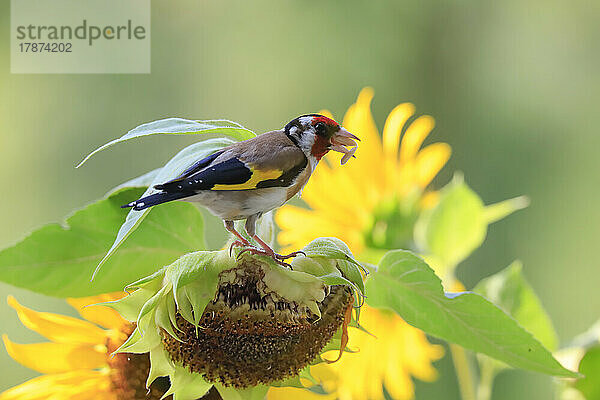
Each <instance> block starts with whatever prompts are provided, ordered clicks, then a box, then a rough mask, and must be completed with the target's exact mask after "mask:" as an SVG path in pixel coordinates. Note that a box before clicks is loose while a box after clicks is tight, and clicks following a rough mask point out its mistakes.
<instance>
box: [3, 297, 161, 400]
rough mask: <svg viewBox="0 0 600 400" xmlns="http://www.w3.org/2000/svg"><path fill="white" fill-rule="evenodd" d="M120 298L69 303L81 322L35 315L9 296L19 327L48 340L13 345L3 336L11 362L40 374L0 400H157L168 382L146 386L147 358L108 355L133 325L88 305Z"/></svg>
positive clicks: (65, 317)
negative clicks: (22, 326) (80, 317)
mask: <svg viewBox="0 0 600 400" xmlns="http://www.w3.org/2000/svg"><path fill="white" fill-rule="evenodd" d="M120 297H122V294H105V295H100V296H94V297H86V298H79V299H68V300H67V301H68V303H69V304H70V305H71V306H73V307H74V308H75V309H77V311H78V312H79V313H80V315H81V316H82V317H83V318H85V319H86V320H87V321H84V320H81V319H78V318H72V317H67V316H63V315H58V314H52V313H46V312H37V311H34V310H31V309H29V308H26V307H24V306H22V305H21V304H19V303H18V302H17V301H16V300H15V298H14V297H12V296H9V298H8V304H9V305H10V306H11V307H13V308H14V309H15V310H16V311H17V314H18V316H19V319H20V320H21V322H22V323H23V325H25V326H26V327H27V328H29V329H31V330H33V331H35V332H37V333H39V334H40V335H42V336H44V337H46V338H47V339H49V340H50V342H46V343H34V344H17V343H14V342H12V341H11V340H9V339H8V337H7V336H6V335H3V336H2V339H3V340H4V346H5V347H6V351H7V352H8V354H9V355H10V356H11V357H12V358H13V359H14V360H15V361H17V362H18V363H20V364H23V365H24V366H26V367H28V368H31V369H33V370H35V371H37V372H40V373H42V374H44V375H42V376H39V377H37V378H33V379H31V380H29V381H27V382H25V383H22V384H21V385H18V386H15V387H13V388H11V389H8V390H6V391H5V392H3V393H1V394H0V400H42V399H56V400H75V399H78V400H79V399H95V400H119V399H124V398H131V399H133V398H139V397H137V396H139V394H140V393H143V398H147V399H159V398H160V396H161V395H162V394H163V393H164V392H165V391H166V389H167V388H168V382H167V385H166V387H165V388H159V387H151V390H150V391H148V390H147V389H146V388H145V384H146V377H147V375H148V369H149V359H148V355H147V354H143V355H137V354H117V355H115V356H114V357H113V356H111V353H112V352H113V351H114V350H116V349H117V347H119V346H120V345H121V344H122V343H123V342H124V341H125V339H127V336H128V335H129V333H130V332H131V331H132V330H133V328H132V326H131V324H130V323H129V322H128V321H126V320H124V319H123V318H121V316H120V315H119V314H118V313H117V312H116V311H114V310H112V309H110V308H107V307H104V306H92V307H86V306H88V305H90V304H96V303H101V302H106V301H113V300H117V299H119V298H120ZM103 328H104V329H103ZM132 367H135V368H132ZM146 392H148V393H149V395H148V397H146V395H145V394H146ZM136 395H137V396H136Z"/></svg>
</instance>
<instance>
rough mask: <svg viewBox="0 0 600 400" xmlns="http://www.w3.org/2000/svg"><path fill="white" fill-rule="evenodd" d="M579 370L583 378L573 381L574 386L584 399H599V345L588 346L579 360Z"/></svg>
mask: <svg viewBox="0 0 600 400" xmlns="http://www.w3.org/2000/svg"><path fill="white" fill-rule="evenodd" d="M579 372H580V373H581V374H583V375H584V378H582V379H579V380H578V381H577V382H575V384H574V386H575V388H577V389H578V390H579V391H580V392H581V393H583V395H584V396H585V398H586V400H600V346H596V347H592V348H589V349H588V350H587V351H586V353H585V355H584V356H583V358H582V359H581V362H580V363H579Z"/></svg>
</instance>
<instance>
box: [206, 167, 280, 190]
mask: <svg viewBox="0 0 600 400" xmlns="http://www.w3.org/2000/svg"><path fill="white" fill-rule="evenodd" d="M251 171H252V176H251V177H250V179H248V180H247V181H246V182H244V183H239V184H235V185H223V184H217V185H214V186H213V187H212V188H210V190H249V189H256V185H258V184H259V183H260V182H262V181H266V180H269V179H276V178H279V177H280V176H281V174H282V173H283V171H282V170H280V169H270V170H264V171H261V170H259V169H254V168H252V169H251Z"/></svg>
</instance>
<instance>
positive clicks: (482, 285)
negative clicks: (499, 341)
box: [473, 261, 558, 351]
mask: <svg viewBox="0 0 600 400" xmlns="http://www.w3.org/2000/svg"><path fill="white" fill-rule="evenodd" d="M522 269H523V266H522V264H521V263H520V262H519V261H515V262H513V263H512V264H511V265H509V266H508V267H507V268H506V269H504V270H502V271H500V272H498V273H496V274H494V275H492V276H490V277H487V278H485V279H483V280H481V281H480V282H479V283H478V284H477V286H475V288H474V289H473V291H474V292H475V293H479V294H480V295H482V296H483V297H485V298H486V299H488V300H489V301H491V302H492V303H494V304H495V305H497V306H498V307H500V308H501V309H502V310H503V311H504V312H505V313H507V314H508V315H510V316H511V317H513V318H514V319H516V320H517V322H518V323H519V324H521V326H523V328H525V329H527V330H528V331H529V332H531V333H532V334H533V336H535V338H536V339H538V340H539V341H540V342H541V343H542V344H543V345H544V346H546V348H548V349H550V350H552V351H554V350H556V346H557V343H558V339H557V337H556V332H555V330H554V327H553V326H552V322H551V321H550V317H549V316H548V314H547V313H546V310H544V307H543V306H542V303H541V302H540V300H539V298H538V297H537V296H536V294H535V292H534V291H533V288H532V287H531V285H529V283H528V282H527V281H526V280H525V277H524V276H523V273H522Z"/></svg>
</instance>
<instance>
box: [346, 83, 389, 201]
mask: <svg viewBox="0 0 600 400" xmlns="http://www.w3.org/2000/svg"><path fill="white" fill-rule="evenodd" d="M372 99H373V89H371V88H364V89H363V90H361V92H360V93H359V95H358V98H357V100H356V103H355V104H353V105H352V106H350V107H349V108H348V111H347V112H346V115H345V116H344V123H343V126H344V128H346V129H347V130H348V131H350V132H351V133H353V134H355V135H356V136H358V137H359V138H360V142H359V144H358V149H357V150H356V153H355V155H356V158H353V159H351V160H350V161H348V163H347V164H346V165H344V166H343V167H344V168H348V173H349V174H350V175H351V176H352V177H353V179H355V181H356V182H361V183H363V184H367V183H366V182H368V186H369V189H370V190H369V191H367V192H366V195H367V201H368V203H369V204H371V205H372V204H374V203H376V202H377V201H379V200H380V197H381V196H380V194H381V192H382V191H383V189H384V185H385V177H384V174H382V173H378V171H377V170H376V169H374V166H376V165H379V164H380V163H381V159H382V156H383V150H382V147H381V139H380V138H379V133H378V132H377V127H376V126H375V121H374V120H373V115H372V114H371V100H372Z"/></svg>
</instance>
